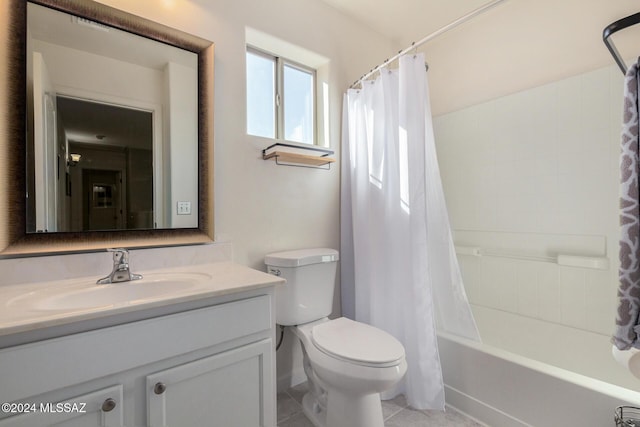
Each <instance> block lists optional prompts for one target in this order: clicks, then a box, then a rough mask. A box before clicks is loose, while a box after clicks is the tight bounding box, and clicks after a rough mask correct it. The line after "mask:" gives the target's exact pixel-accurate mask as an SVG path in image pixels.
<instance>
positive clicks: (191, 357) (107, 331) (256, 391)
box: [0, 287, 276, 427]
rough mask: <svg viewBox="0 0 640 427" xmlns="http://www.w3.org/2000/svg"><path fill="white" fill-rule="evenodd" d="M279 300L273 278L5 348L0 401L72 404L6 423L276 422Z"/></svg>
mask: <svg viewBox="0 0 640 427" xmlns="http://www.w3.org/2000/svg"><path fill="white" fill-rule="evenodd" d="M273 301H274V296H273V287H265V288H261V289H257V290H251V291H248V292H240V293H237V294H232V295H224V296H221V297H217V298H211V299H209V300H207V301H206V304H210V305H207V306H202V305H203V304H205V302H202V301H200V302H199V303H198V304H199V307H196V308H188V309H186V310H184V305H183V306H180V309H181V310H182V311H180V312H175V313H171V314H162V315H160V316H156V317H153V318H148V319H145V320H138V321H134V322H130V323H125V324H120V325H116V326H109V327H105V328H102V329H96V330H90V331H86V332H81V333H74V334H72V335H67V336H62V337H58V338H52V339H46V340H42V341H37V342H33V343H29V344H23V345H18V346H14V347H8V348H4V349H0V403H2V402H12V403H14V404H15V405H18V404H21V403H34V404H35V405H37V407H38V408H39V407H40V404H41V403H42V404H45V405H46V404H47V403H51V404H53V405H55V404H56V403H60V402H66V403H67V409H68V411H67V412H64V408H65V407H64V406H62V409H63V411H62V412H60V413H56V414H52V413H36V414H31V413H29V414H22V415H17V414H15V415H11V416H7V415H8V414H6V413H0V427H17V426H29V427H35V426H43V427H44V426H52V425H55V426H64V427H74V426H82V427H91V426H103V427H112V426H127V427H142V426H151V427H164V426H167V427H175V426H179V427H190V426H192V427H204V426H224V427H262V426H264V427H275V419H276V414H275V355H274V344H273V339H274V334H275V320H274V315H273V304H274V303H273ZM178 306H179V305H178ZM71 404H77V405H83V408H84V412H82V413H73V412H71V409H72V407H71V406H69V405H71Z"/></svg>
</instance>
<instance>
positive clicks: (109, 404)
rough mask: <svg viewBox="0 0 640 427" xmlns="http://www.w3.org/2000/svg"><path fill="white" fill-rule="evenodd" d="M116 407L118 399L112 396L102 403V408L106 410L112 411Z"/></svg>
mask: <svg viewBox="0 0 640 427" xmlns="http://www.w3.org/2000/svg"><path fill="white" fill-rule="evenodd" d="M115 407H116V401H115V400H113V399H112V398H108V399H107V400H105V401H104V402H103V403H102V410H103V411H104V412H111V411H113V409H114V408H115Z"/></svg>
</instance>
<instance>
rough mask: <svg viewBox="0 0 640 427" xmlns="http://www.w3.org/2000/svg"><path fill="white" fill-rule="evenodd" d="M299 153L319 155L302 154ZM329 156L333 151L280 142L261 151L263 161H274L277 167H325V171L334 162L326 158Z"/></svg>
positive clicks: (332, 159) (330, 158)
mask: <svg viewBox="0 0 640 427" xmlns="http://www.w3.org/2000/svg"><path fill="white" fill-rule="evenodd" d="M277 147H286V148H287V149H289V150H291V149H294V150H295V151H287V150H286V149H285V150H283V149H280V150H279V149H277ZM300 151H309V152H310V153H321V154H302V153H301V152H300ZM330 154H333V150H328V149H326V148H320V147H317V146H309V147H305V146H300V145H293V144H285V143H281V142H278V143H275V144H273V145H271V146H269V147H267V148H265V149H264V150H262V158H263V160H269V159H274V160H275V161H276V164H278V165H283V166H300V167H309V168H322V167H323V166H327V167H326V168H325V169H329V168H330V167H331V163H333V162H335V161H336V159H334V158H332V157H328V156H329V155H330Z"/></svg>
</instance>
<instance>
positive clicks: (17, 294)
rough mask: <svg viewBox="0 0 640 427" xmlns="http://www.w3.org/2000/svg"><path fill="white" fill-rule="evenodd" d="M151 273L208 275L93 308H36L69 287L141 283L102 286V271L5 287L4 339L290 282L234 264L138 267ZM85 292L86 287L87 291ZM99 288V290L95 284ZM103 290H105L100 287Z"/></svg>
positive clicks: (1, 299) (0, 326)
mask: <svg viewBox="0 0 640 427" xmlns="http://www.w3.org/2000/svg"><path fill="white" fill-rule="evenodd" d="M132 272H133V273H139V274H142V275H143V279H142V280H143V281H144V276H145V275H146V276H147V277H163V275H166V276H171V275H178V276H179V275H180V274H184V275H191V276H194V277H196V276H198V277H203V278H206V280H203V281H201V282H199V283H198V286H195V287H188V286H187V287H184V288H176V290H175V291H171V292H168V293H164V294H160V295H156V296H153V297H151V298H142V299H136V300H130V301H124V302H117V303H105V304H96V305H94V306H92V307H90V308H87V307H81V308H66V309H51V308H47V309H39V308H37V307H33V306H30V304H31V302H28V303H25V301H27V300H30V301H32V300H35V299H36V298H38V296H39V295H46V296H47V297H52V296H53V297H55V296H56V294H60V295H62V294H64V293H65V292H68V289H71V288H73V289H78V288H84V287H86V288H91V287H94V286H95V287H99V286H136V282H137V281H130V282H122V283H117V284H113V285H97V284H95V283H96V280H97V279H99V278H100V277H99V275H96V276H92V277H84V278H76V279H68V280H56V281H50V282H41V283H34V284H20V285H9V286H2V287H0V306H1V308H0V337H4V336H8V335H13V334H19V333H23V332H29V331H36V330H39V329H44V328H51V327H54V326H63V325H67V324H72V323H77V322H83V321H88V320H93V319H100V318H105V317H111V316H114V315H122V314H125V313H132V312H136V311H140V310H147V309H153V308H157V307H166V306H170V305H174V304H179V303H188V302H192V301H198V300H202V299H207V298H215V297H222V296H226V295H230V294H235V293H239V292H246V291H251V290H255V289H260V288H264V287H268V286H273V285H277V284H281V283H284V280H283V279H281V278H279V277H277V276H273V275H270V274H267V273H263V272H261V271H257V270H254V269H251V268H248V267H245V266H241V265H238V264H235V263H232V262H217V263H212V264H200V265H190V266H186V267H177V268H167V269H158V270H149V271H132ZM83 290H84V289H83ZM91 290H93V288H91ZM98 292H99V291H98Z"/></svg>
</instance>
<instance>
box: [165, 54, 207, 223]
mask: <svg viewBox="0 0 640 427" xmlns="http://www.w3.org/2000/svg"><path fill="white" fill-rule="evenodd" d="M165 74H166V85H167V87H166V91H165V92H166V93H167V102H166V104H165V109H166V110H168V111H167V115H166V117H165V120H164V125H165V126H166V135H167V139H165V141H169V143H168V144H165V150H164V152H163V154H164V156H166V157H165V158H166V161H165V165H166V166H167V167H168V169H165V171H164V173H165V174H166V175H168V177H170V178H171V179H170V183H168V182H167V180H166V178H167V176H166V175H165V176H164V179H165V183H167V186H166V187H162V188H163V190H162V193H163V195H164V196H166V198H167V200H166V201H165V203H168V210H169V212H168V215H167V219H168V220H169V221H168V226H169V227H170V228H180V227H197V226H198V184H197V183H198V144H196V143H195V142H196V141H197V140H198V104H197V102H195V100H197V99H198V80H197V78H196V76H197V73H196V72H194V69H192V68H189V67H185V66H184V65H180V64H176V63H173V62H170V63H168V64H167V67H166V68H165ZM156 170H157V169H156ZM178 202H188V203H190V204H191V214H189V215H178V211H177V204H178Z"/></svg>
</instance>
